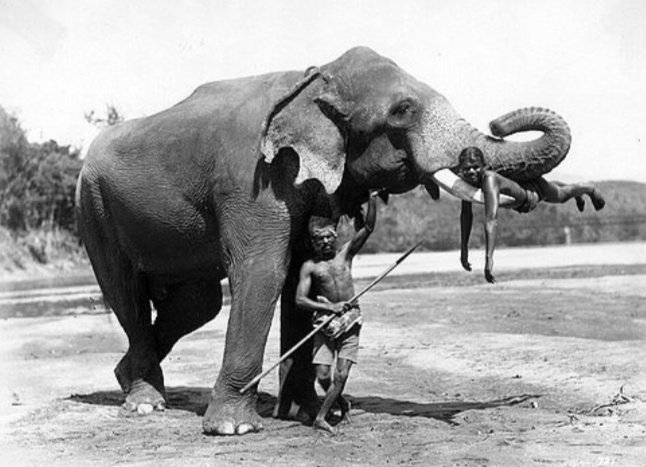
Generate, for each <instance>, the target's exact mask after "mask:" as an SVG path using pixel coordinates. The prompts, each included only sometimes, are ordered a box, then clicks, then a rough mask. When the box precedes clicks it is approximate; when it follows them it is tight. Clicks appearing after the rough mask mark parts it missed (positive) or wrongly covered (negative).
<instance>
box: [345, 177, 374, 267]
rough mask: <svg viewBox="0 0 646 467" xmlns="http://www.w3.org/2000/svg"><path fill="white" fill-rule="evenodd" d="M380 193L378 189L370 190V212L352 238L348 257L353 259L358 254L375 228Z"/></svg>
mask: <svg viewBox="0 0 646 467" xmlns="http://www.w3.org/2000/svg"><path fill="white" fill-rule="evenodd" d="M378 194H379V191H378V190H375V191H372V192H370V197H369V198H368V212H367V213H366V221H365V222H364V224H363V227H361V228H360V229H359V230H358V231H357V233H355V234H354V237H352V240H350V242H349V245H348V251H347V254H346V258H347V259H351V258H352V257H353V256H354V255H356V254H357V253H358V252H359V250H361V247H362V246H363V245H364V244H365V243H366V240H368V237H370V234H371V233H372V232H373V230H374V229H375V223H376V221H377V195H378Z"/></svg>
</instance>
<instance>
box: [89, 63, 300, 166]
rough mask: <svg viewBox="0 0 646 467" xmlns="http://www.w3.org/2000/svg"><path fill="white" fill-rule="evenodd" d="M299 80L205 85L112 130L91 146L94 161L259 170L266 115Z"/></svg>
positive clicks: (285, 77)
mask: <svg viewBox="0 0 646 467" xmlns="http://www.w3.org/2000/svg"><path fill="white" fill-rule="evenodd" d="M300 77H302V73H301V72H284V73H270V74H265V75H259V76H253V77H247V78H239V79H231V80H224V81H216V82H211V83H207V84H204V85H202V86H200V87H199V88H197V89H196V90H195V91H194V92H193V93H192V94H191V95H190V96H189V97H187V98H186V99H184V100H183V101H181V102H179V103H178V104H176V105H174V106H173V107H170V108H169V109H166V110H164V111H161V112H159V113H157V114H154V115H151V116H148V117H144V118H140V119H135V120H129V121H126V122H124V123H122V124H120V125H116V126H114V127H110V128H108V129H107V130H105V131H104V132H103V133H102V134H101V135H99V137H97V139H96V140H95V142H94V143H93V145H92V147H91V149H90V153H91V154H89V156H90V159H92V157H93V156H92V154H95V155H96V154H101V153H103V154H102V155H101V157H110V158H116V159H119V160H121V161H130V162H131V163H135V164H137V163H140V164H149V163H151V162H162V163H163V164H164V165H165V166H167V167H176V166H183V167H186V164H192V163H196V164H198V165H200V166H201V167H203V168H204V167H213V168H216V167H214V166H213V164H215V165H217V164H218V161H221V163H223V164H229V163H231V161H232V160H238V161H239V162H242V161H241V160H240V159H244V160H246V162H247V163H248V164H253V165H255V163H256V162H257V160H258V157H259V155H258V144H259V140H260V132H261V129H262V125H263V121H264V119H265V117H266V115H267V114H268V112H269V111H270V109H271V108H272V106H273V105H274V104H275V103H276V102H277V101H278V100H279V99H280V98H281V97H282V96H283V95H284V94H285V93H286V92H287V91H288V90H289V89H290V88H291V87H292V86H293V84H294V83H295V82H296V81H298V79H299V78H300ZM106 149H107V150H106ZM151 158H152V159H154V161H150V160H147V159H151ZM205 158H206V159H207V160H204V159H205Z"/></svg>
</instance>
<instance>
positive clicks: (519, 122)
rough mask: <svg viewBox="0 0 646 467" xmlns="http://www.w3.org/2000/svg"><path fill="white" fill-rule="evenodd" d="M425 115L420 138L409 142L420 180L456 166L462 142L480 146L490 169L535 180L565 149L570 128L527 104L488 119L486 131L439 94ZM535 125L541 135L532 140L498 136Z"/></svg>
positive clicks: (555, 117)
mask: <svg viewBox="0 0 646 467" xmlns="http://www.w3.org/2000/svg"><path fill="white" fill-rule="evenodd" d="M431 108H432V109H433V110H432V111H430V112H429V113H428V114H427V115H426V119H425V122H424V129H423V131H422V132H421V135H420V139H419V140H417V141H416V142H415V143H417V144H415V143H414V145H413V146H414V147H413V151H414V154H415V162H416V165H417V168H418V170H419V173H420V174H421V177H422V181H424V179H426V178H427V177H428V176H430V175H432V174H433V173H435V172H436V171H437V170H438V169H442V168H453V169H454V168H456V167H457V165H458V156H459V155H460V152H462V150H463V149H464V148H466V147H469V146H476V147H478V148H480V149H481V150H482V152H483V153H484V155H485V159H486V162H487V164H488V165H489V167H490V168H491V169H492V170H495V171H496V172H499V173H501V174H502V175H505V176H507V177H509V178H511V179H513V180H516V181H524V180H530V179H535V178H537V177H539V176H541V175H543V174H545V173H547V172H549V171H550V170H552V169H553V168H554V167H556V166H557V165H558V164H559V163H560V162H561V161H562V160H563V158H564V157H565V156H566V154H567V152H568V151H569V149H570V141H571V136H570V129H569V127H568V125H567V123H566V122H565V120H563V118H561V117H560V116H559V115H557V114H556V113H555V112H553V111H551V110H547V109H542V108H538V107H530V108H524V109H519V110H516V111H513V112H510V113H508V114H506V115H503V116H502V117H500V118H498V119H496V120H494V121H493V122H491V131H492V133H493V134H494V135H495V136H497V137H499V138H500V139H499V138H495V137H491V136H489V135H486V134H484V133H482V132H480V131H479V130H477V129H476V128H474V127H473V126H472V125H470V124H469V123H468V122H467V121H465V120H464V119H463V118H462V117H460V116H459V115H458V114H457V112H455V110H454V109H453V108H452V107H451V105H450V104H449V103H448V101H446V100H445V99H443V98H439V99H436V101H435V105H434V106H432V107H431ZM530 130H538V131H542V132H543V135H541V136H540V137H539V138H537V139H535V140H532V141H522V142H516V141H505V140H503V139H501V138H502V137H503V136H508V135H510V134H513V133H517V132H521V131H530Z"/></svg>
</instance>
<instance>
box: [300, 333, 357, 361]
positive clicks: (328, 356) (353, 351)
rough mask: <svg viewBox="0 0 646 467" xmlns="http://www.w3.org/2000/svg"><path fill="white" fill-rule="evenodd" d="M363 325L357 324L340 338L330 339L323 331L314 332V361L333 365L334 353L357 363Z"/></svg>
mask: <svg viewBox="0 0 646 467" xmlns="http://www.w3.org/2000/svg"><path fill="white" fill-rule="evenodd" d="M360 330H361V325H360V324H356V325H354V326H352V328H350V330H348V331H347V332H345V333H343V334H342V335H341V336H340V337H339V338H338V339H330V338H329V337H327V336H325V334H323V333H322V332H317V333H316V334H314V357H313V358H312V363H314V364H315V365H330V366H331V365H332V364H333V363H334V354H335V353H337V354H338V355H337V358H345V359H346V360H349V361H351V362H352V363H357V357H358V356H359V331H360Z"/></svg>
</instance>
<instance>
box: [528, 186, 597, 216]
mask: <svg viewBox="0 0 646 467" xmlns="http://www.w3.org/2000/svg"><path fill="white" fill-rule="evenodd" d="M539 186H540V189H541V191H542V194H543V196H544V199H545V201H547V202H548V203H559V204H562V203H565V202H566V201H568V200H570V199H572V198H574V200H575V201H576V206H577V208H578V209H579V211H581V212H583V209H584V208H585V201H584V200H583V195H588V196H589V197H590V201H592V205H593V206H594V209H595V210H596V211H598V210H600V209H603V207H604V206H605V205H606V201H605V200H604V199H603V196H601V193H600V192H599V190H597V189H596V188H595V187H593V186H592V185H583V184H581V185H579V184H566V183H563V182H557V181H554V182H548V181H547V180H545V179H544V178H541V179H540V181H539Z"/></svg>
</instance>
